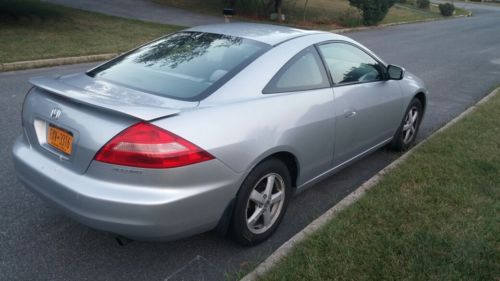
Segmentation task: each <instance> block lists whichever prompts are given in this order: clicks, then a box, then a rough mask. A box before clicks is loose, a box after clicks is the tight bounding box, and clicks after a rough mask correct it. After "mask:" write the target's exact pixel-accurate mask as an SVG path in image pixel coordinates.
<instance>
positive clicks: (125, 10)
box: [43, 0, 224, 26]
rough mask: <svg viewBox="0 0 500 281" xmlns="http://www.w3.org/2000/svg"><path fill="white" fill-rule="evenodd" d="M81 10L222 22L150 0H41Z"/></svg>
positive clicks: (152, 18)
mask: <svg viewBox="0 0 500 281" xmlns="http://www.w3.org/2000/svg"><path fill="white" fill-rule="evenodd" d="M43 1H46V2H51V3H55V4H60V5H65V6H69V7H73V8H78V9H82V10H88V11H92V12H98V13H103V14H108V15H112V16H118V17H124V18H132V19H139V20H143V21H151V22H159V23H166V24H174V25H181V26H196V25H202V24H210V23H222V22H224V18H223V17H222V11H221V16H220V17H215V16H209V15H203V14H198V13H194V12H190V11H187V10H183V9H179V8H174V7H167V6H165V5H161V4H157V3H154V2H153V1H151V0H106V1H102V0H43Z"/></svg>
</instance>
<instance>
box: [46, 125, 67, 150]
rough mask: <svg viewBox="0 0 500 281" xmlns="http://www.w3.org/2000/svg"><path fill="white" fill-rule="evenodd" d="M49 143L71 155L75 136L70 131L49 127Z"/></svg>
mask: <svg viewBox="0 0 500 281" xmlns="http://www.w3.org/2000/svg"><path fill="white" fill-rule="evenodd" d="M47 142H48V143H49V144H50V145H52V146H53V147H55V148H57V149H59V150H60V151H62V152H64V153H66V154H68V155H69V154H71V148H72V146H73V135H72V134H71V133H70V132H68V131H65V130H63V129H60V128H57V127H54V126H51V125H49V135H48V137H47Z"/></svg>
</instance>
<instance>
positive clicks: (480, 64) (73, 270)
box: [0, 7, 500, 280]
mask: <svg viewBox="0 0 500 281" xmlns="http://www.w3.org/2000/svg"><path fill="white" fill-rule="evenodd" d="M474 11H475V15H476V16H474V17H472V18H464V19H453V20H446V21H440V22H434V23H421V24H411V25H403V26H394V27H390V28H385V29H380V30H375V31H368V32H356V33H351V34H349V36H351V37H353V38H355V39H357V40H359V41H361V42H362V43H364V44H365V45H366V46H368V47H369V48H372V49H373V50H375V51H376V52H377V53H379V54H380V55H381V56H382V57H384V58H385V59H386V60H387V61H388V62H391V63H395V64H400V65H404V66H406V67H407V69H408V70H409V71H412V72H414V73H415V74H417V75H419V76H420V77H422V78H423V79H424V81H425V82H426V83H427V84H428V86H429V89H430V91H431V95H430V100H429V108H428V115H427V117H426V119H424V122H423V124H422V130H421V135H420V139H421V138H422V137H426V136H428V135H429V134H430V133H431V132H432V131H434V130H435V129H437V128H438V127H440V126H442V125H443V124H444V123H446V122H447V121H449V120H450V119H451V118H453V117H454V116H456V115H458V114H459V113H460V112H461V111H463V110H464V109H465V108H467V107H469V106H470V105H472V104H474V103H475V102H476V101H477V100H479V99H480V98H481V97H482V96H484V95H485V94H486V93H488V92H489V91H490V90H491V89H492V87H493V86H495V85H498V84H499V83H500V36H498V32H499V29H498V26H500V9H495V8H487V9H485V8H480V7H479V8H475V10H474ZM90 66H91V65H90V64H87V65H74V66H64V67H57V68H47V69H40V70H28V71H20V72H11V73H3V74H0V128H1V132H0V136H1V138H0V159H2V161H1V162H0V179H1V180H0V214H1V215H0V280H33V279H43V280H47V279H50V280H68V279H69V280H84V279H85V280H87V279H89V280H122V279H123V280H138V279H145V280H165V279H168V280H201V278H205V279H204V280H220V279H223V278H224V274H225V273H226V272H233V273H234V272H235V271H238V270H240V269H241V268H243V270H244V268H248V266H252V265H255V264H257V263H258V262H260V261H261V260H263V259H264V258H265V257H266V256H267V255H268V254H270V253H271V252H272V251H273V250H274V249H276V248H277V247H279V246H280V245H281V244H282V243H283V242H284V241H286V240H287V239H289V238H290V237H291V236H292V235H294V234H295V233H296V232H298V231H299V230H300V229H302V228H303V227H304V226H306V225H307V224H308V223H309V222H311V221H312V220H313V219H314V218H316V217H318V216H319V215H321V214H322V213H323V212H324V211H325V210H327V209H328V208H330V207H331V206H333V205H334V204H335V203H337V202H338V201H339V200H341V199H342V198H343V197H344V196H345V195H347V194H348V193H349V192H351V191H352V190H354V189H355V188H356V187H357V186H358V185H359V184H360V183H362V182H363V181H365V180H366V179H368V178H369V177H370V176H372V175H373V174H374V173H376V172H377V171H379V170H380V169H381V168H383V167H384V166H385V165H387V164H388V163H389V162H390V161H391V160H393V159H394V158H396V157H397V155H395V154H392V153H390V152H386V151H378V152H376V153H375V154H373V155H371V156H369V157H367V158H365V159H364V160H362V161H360V162H359V163H357V164H355V165H353V166H351V167H349V168H347V169H346V170H344V171H342V172H340V173H338V174H337V175H335V176H333V177H331V178H329V179H327V180H325V181H323V182H321V183H319V184H317V185H316V186H315V187H313V188H311V189H309V190H307V191H305V192H304V193H302V194H301V195H299V196H298V197H296V198H294V199H293V200H292V202H291V205H290V208H289V210H288V213H287V215H286V217H285V219H284V221H283V225H282V226H281V227H280V228H279V230H278V231H277V233H276V234H275V235H274V236H273V237H272V238H271V239H270V240H269V241H267V242H265V243H263V244H261V245H260V246H258V247H254V248H244V247H241V246H238V245H236V244H235V243H233V242H231V241H228V240H224V239H222V238H219V237H217V236H216V235H214V234H212V233H206V234H202V235H198V236H195V237H192V238H189V239H185V240H182V241H178V242H171V243H145V242H133V243H131V244H128V245H126V246H125V247H122V246H119V245H118V244H117V243H116V242H115V240H114V237H113V236H112V235H110V234H106V233H103V232H99V231H95V230H92V229H89V228H87V227H85V226H82V225H80V224H78V223H75V222H74V221H72V220H70V219H68V218H66V217H64V216H62V215H61V214H60V213H59V212H58V211H57V210H56V209H54V208H52V207H51V206H50V205H48V204H46V203H45V202H43V201H41V200H40V199H38V198H37V197H36V196H34V195H33V194H31V193H30V192H28V191H27V190H26V189H25V188H24V187H23V186H22V185H21V184H19V183H18V182H17V180H16V179H15V176H14V174H13V169H12V164H11V160H10V154H9V149H10V145H11V144H12V142H13V140H14V137H15V136H16V135H18V134H20V132H21V128H20V109H21V103H22V100H23V97H24V94H25V92H26V91H27V89H28V88H29V85H28V84H27V82H26V81H27V79H28V78H29V77H31V76H36V75H51V74H55V73H68V72H75V71H81V70H84V69H87V68H89V67H90ZM353 235H355V234H353Z"/></svg>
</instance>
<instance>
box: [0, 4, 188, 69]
mask: <svg viewBox="0 0 500 281" xmlns="http://www.w3.org/2000/svg"><path fill="white" fill-rule="evenodd" d="M12 14H15V15H16V16H13V15H12ZM178 29H179V27H178V26H169V25H162V24H154V23H146V22H141V21H135V20H127V19H122V18H117V17H112V16H105V15H101V14H97V13H91V12H85V11H81V10H76V9H71V8H66V7H61V6H56V5H52V4H47V3H41V2H39V1H35V0H1V1H0V63H6V62H14V61H24V60H33V59H43V58H54V57H68V56H80V55H90V54H102V53H115V52H122V51H125V50H128V49H130V48H132V47H134V46H137V45H139V44H142V43H145V42H147V41H149V40H151V39H154V38H156V37H159V36H161V35H163V34H166V33H170V32H172V31H175V30H178Z"/></svg>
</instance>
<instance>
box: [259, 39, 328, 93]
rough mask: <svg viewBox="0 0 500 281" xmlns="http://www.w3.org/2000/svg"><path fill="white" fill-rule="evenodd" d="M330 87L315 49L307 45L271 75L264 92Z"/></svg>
mask: <svg viewBox="0 0 500 281" xmlns="http://www.w3.org/2000/svg"><path fill="white" fill-rule="evenodd" d="M327 87H330V82H329V81H328V76H327V75H326V72H325V69H324V67H323V64H322V62H321V58H320V57H319V55H318V53H317V51H316V49H315V48H314V47H309V48H307V49H305V50H303V51H301V52H300V53H298V54H297V55H296V56H295V57H293V58H292V59H291V60H290V61H289V62H287V63H286V64H285V66H284V67H283V68H282V69H281V70H280V71H279V72H278V73H277V74H276V76H274V77H273V79H272V80H271V82H269V84H268V85H267V86H266V87H265V88H264V91H263V93H264V94H272V93H283V92H293V91H306V90H314V89H321V88H327Z"/></svg>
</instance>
